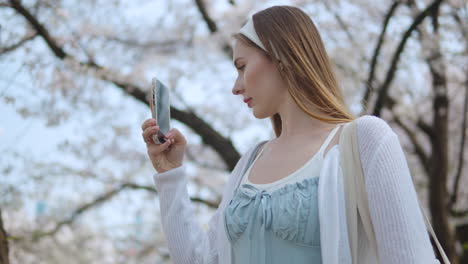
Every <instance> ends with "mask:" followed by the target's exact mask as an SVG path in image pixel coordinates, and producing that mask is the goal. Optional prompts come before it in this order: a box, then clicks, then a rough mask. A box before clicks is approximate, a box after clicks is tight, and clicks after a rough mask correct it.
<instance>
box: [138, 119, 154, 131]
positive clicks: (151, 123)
mask: <svg viewBox="0 0 468 264" xmlns="http://www.w3.org/2000/svg"><path fill="white" fill-rule="evenodd" d="M155 125H157V122H156V119H154V118H148V119H146V120H145V122H143V124H142V125H141V130H143V131H144V130H145V129H146V128H148V127H149V126H155Z"/></svg>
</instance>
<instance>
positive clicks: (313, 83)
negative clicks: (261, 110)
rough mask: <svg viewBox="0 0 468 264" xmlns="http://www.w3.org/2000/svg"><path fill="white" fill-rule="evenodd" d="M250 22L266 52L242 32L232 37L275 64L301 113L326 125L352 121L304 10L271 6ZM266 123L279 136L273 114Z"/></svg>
mask: <svg viewBox="0 0 468 264" xmlns="http://www.w3.org/2000/svg"><path fill="white" fill-rule="evenodd" d="M252 19H253V24H254V27H255V31H256V33H257V35H258V37H259V39H260V41H261V42H262V44H263V46H264V47H265V48H266V50H267V52H265V50H263V49H262V48H261V47H259V46H258V45H257V44H255V43H254V42H253V41H251V40H250V39H249V38H247V37H246V36H245V35H243V34H242V33H237V34H233V35H232V37H234V38H236V39H238V40H240V41H242V42H243V43H245V44H247V45H250V46H253V47H255V48H257V49H258V50H260V52H262V53H264V54H265V55H266V56H267V57H268V58H269V59H270V60H271V61H273V62H274V63H275V65H276V66H277V67H278V69H279V72H280V75H281V78H283V80H285V82H286V84H287V89H288V92H289V94H290V95H291V97H292V98H293V100H294V101H295V102H296V104H297V105H298V106H299V107H300V108H301V109H302V110H303V111H304V112H305V113H307V114H308V115H310V116H312V117H314V118H316V119H319V120H321V121H325V122H329V123H342V122H349V121H352V120H354V119H355V118H356V117H355V116H354V115H353V114H351V112H350V111H349V109H348V108H347V106H346V104H345V102H344V100H343V95H342V93H341V91H340V89H339V86H338V83H337V81H336V77H335V73H334V72H333V69H332V66H331V63H330V60H329V57H328V55H327V52H326V50H325V47H324V45H323V42H322V39H321V37H320V34H319V32H318V30H317V28H316V27H315V25H314V23H313V21H312V19H311V18H310V17H309V16H308V15H307V14H306V13H305V12H304V11H302V10H301V9H299V8H297V7H293V6H285V5H280V6H272V7H269V8H266V9H264V10H261V11H259V12H257V13H255V14H254V15H253V17H252ZM272 45H273V46H274V48H273V47H272ZM274 51H276V53H274ZM277 58H280V59H279V60H278V59H277ZM280 64H281V67H280ZM315 112H318V114H317V113H315ZM270 120H271V122H272V125H273V129H274V132H275V134H276V137H279V135H280V134H281V116H280V115H279V113H276V114H274V115H273V116H271V117H270Z"/></svg>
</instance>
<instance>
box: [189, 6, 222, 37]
mask: <svg viewBox="0 0 468 264" xmlns="http://www.w3.org/2000/svg"><path fill="white" fill-rule="evenodd" d="M195 4H196V5H197V8H198V11H200V13H201V15H202V17H203V20H205V23H206V25H207V26H208V29H209V30H210V32H211V33H215V32H217V31H218V27H217V26H216V23H215V22H214V20H213V19H212V18H211V17H210V15H208V11H207V10H206V5H205V3H203V0H195Z"/></svg>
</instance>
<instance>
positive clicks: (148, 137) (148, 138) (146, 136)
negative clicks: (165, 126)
mask: <svg viewBox="0 0 468 264" xmlns="http://www.w3.org/2000/svg"><path fill="white" fill-rule="evenodd" d="M158 130H159V127H158V126H153V125H150V126H149V127H147V128H146V129H145V130H144V131H143V133H142V136H143V140H144V141H145V142H146V144H151V143H153V144H155V143H154V141H153V135H154V134H157V133H158Z"/></svg>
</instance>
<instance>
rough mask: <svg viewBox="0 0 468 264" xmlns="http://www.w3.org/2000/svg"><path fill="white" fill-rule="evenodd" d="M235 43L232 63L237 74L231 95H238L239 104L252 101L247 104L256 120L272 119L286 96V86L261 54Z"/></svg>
mask: <svg viewBox="0 0 468 264" xmlns="http://www.w3.org/2000/svg"><path fill="white" fill-rule="evenodd" d="M234 41H235V42H234V48H233V61H234V66H235V67H236V68H237V73H238V75H237V79H236V82H235V83H234V87H233V88H232V93H233V94H234V95H237V94H240V95H241V96H242V97H241V98H240V99H241V100H242V101H243V100H244V99H247V98H252V100H251V101H250V103H249V105H250V106H251V107H252V110H253V114H254V116H255V117H257V118H259V119H263V118H266V117H270V116H273V115H274V114H276V113H277V112H278V109H279V106H280V104H281V103H282V102H283V100H284V98H285V95H286V94H287V89H286V85H285V84H284V82H283V81H282V80H281V78H280V74H279V72H278V70H277V68H276V66H275V65H274V64H273V62H271V61H270V60H269V59H268V58H267V57H266V56H265V55H264V54H262V53H261V52H260V51H258V50H257V49H256V48H254V47H251V46H248V45H246V44H244V43H243V42H242V41H239V40H237V39H235V40H234ZM245 105H246V107H247V104H245Z"/></svg>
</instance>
